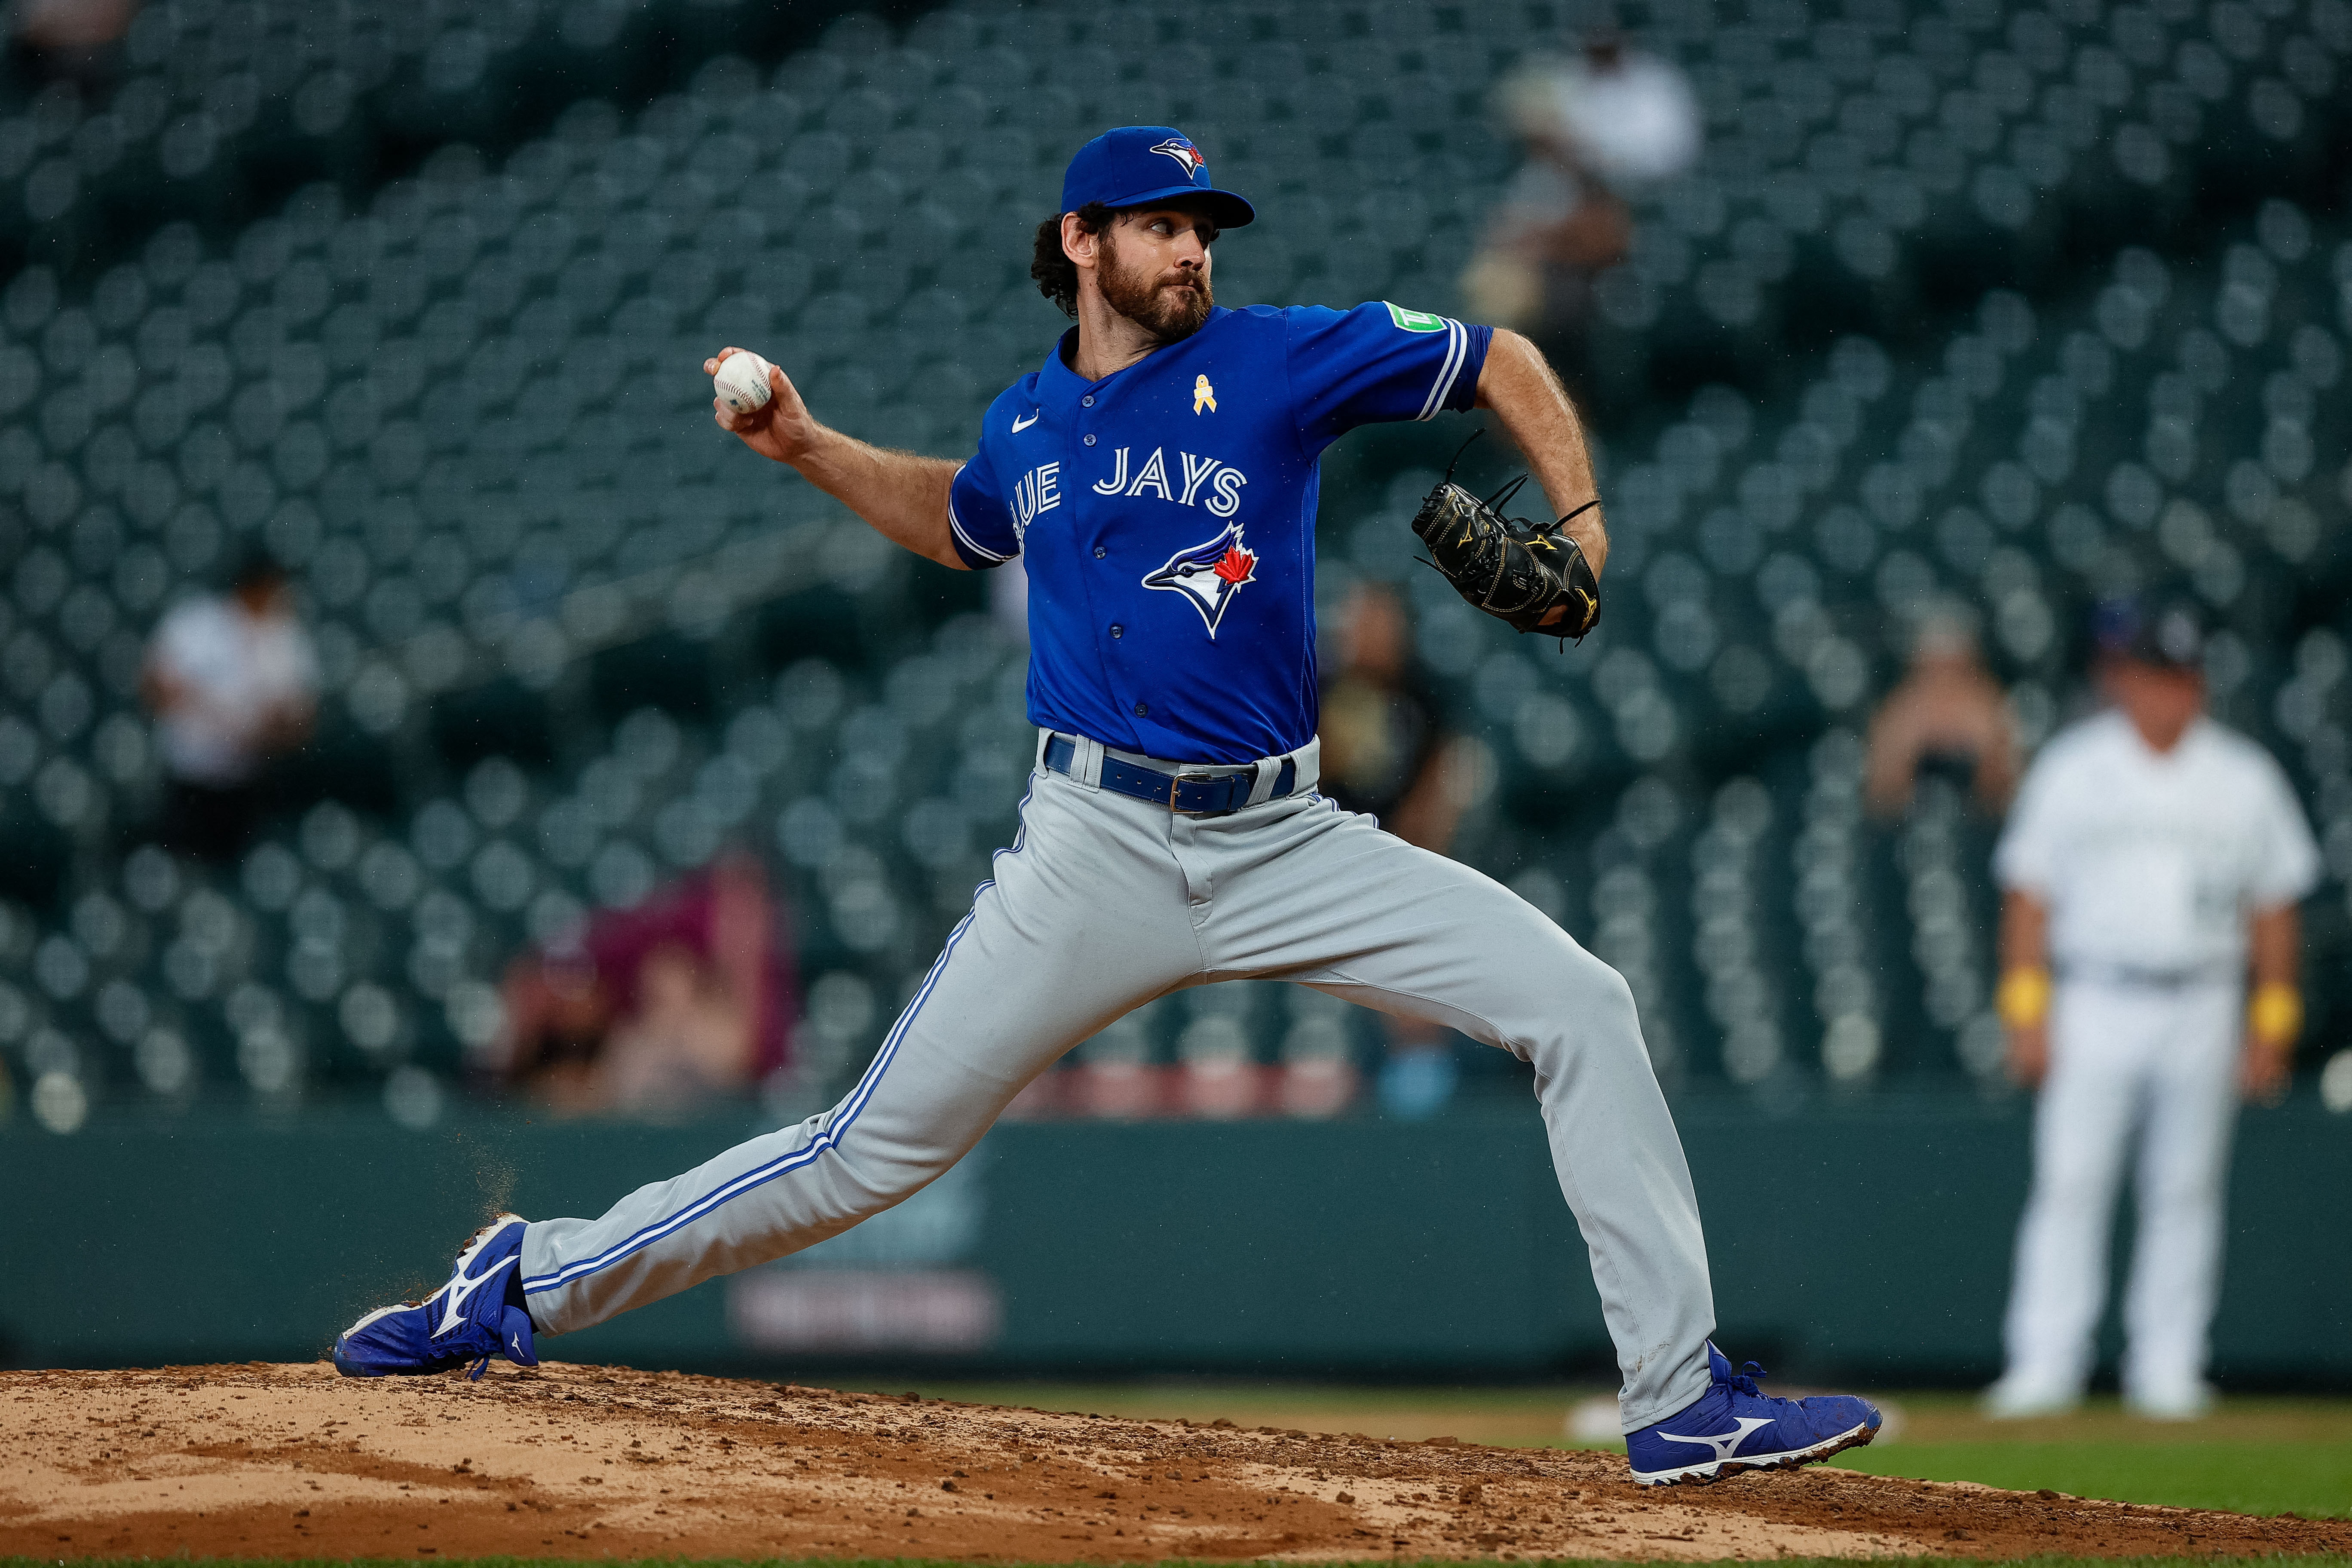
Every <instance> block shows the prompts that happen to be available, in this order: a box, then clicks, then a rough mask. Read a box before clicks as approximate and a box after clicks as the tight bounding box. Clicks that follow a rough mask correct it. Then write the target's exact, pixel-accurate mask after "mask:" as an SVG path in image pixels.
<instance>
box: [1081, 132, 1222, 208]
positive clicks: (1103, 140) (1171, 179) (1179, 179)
mask: <svg viewBox="0 0 2352 1568" xmlns="http://www.w3.org/2000/svg"><path fill="white" fill-rule="evenodd" d="M1179 196H1181V197H1189V198H1191V199H1192V202H1193V203H1194V204H1197V205H1199V206H1200V207H1201V209H1202V211H1203V212H1205V213H1207V214H1208V216H1209V221H1210V222H1212V223H1213V224H1215V225H1216V226H1218V227H1219V228H1239V227H1241V226H1242V225H1244V224H1245V223H1248V222H1249V221H1250V220H1251V219H1253V218H1255V217H1256V216H1257V213H1256V211H1255V209H1254V208H1252V207H1251V205H1249V203H1247V202H1246V201H1244V200H1243V199H1242V198H1241V197H1240V196H1237V195H1234V193H1233V192H1231V191H1221V190H1219V189H1217V188H1216V186H1214V185H1213V184H1210V183H1209V162H1208V160H1207V159H1205V158H1203V157H1202V155H1201V150H1200V149H1199V148H1197V147H1195V146H1193V145H1192V139H1191V138H1190V137H1188V136H1186V135H1185V134H1184V133H1183V132H1181V131H1179V130H1177V129H1176V128H1175V127H1174V126H1171V125H1122V126H1120V127H1119V128H1118V130H1116V131H1106V132H1103V133H1102V134H1101V135H1099V136H1097V137H1096V138H1095V139H1094V140H1093V141H1091V142H1087V144H1086V145H1085V146H1083V147H1081V148H1079V149H1078V152H1077V156H1076V157H1074V158H1072V159H1071V160H1070V166H1069V169H1068V170H1067V171H1066V173H1065V174H1063V175H1062V210H1063V211H1064V212H1066V213H1074V212H1076V211H1078V210H1079V209H1081V208H1083V207H1084V206H1086V205H1087V203H1089V202H1100V203H1102V205H1105V206H1107V207H1109V208H1112V209H1113V210H1114V211H1115V210H1117V209H1118V208H1121V207H1139V206H1149V205H1154V204H1157V203H1161V202H1166V201H1168V200H1170V199H1171V198H1173V197H1179Z"/></svg>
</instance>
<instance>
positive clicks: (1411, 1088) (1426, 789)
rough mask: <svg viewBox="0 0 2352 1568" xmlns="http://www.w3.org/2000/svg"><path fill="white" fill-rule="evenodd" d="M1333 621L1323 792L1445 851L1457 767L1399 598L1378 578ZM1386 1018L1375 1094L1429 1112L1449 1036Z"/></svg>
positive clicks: (1443, 1089)
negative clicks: (1334, 658) (1335, 654)
mask: <svg viewBox="0 0 2352 1568" xmlns="http://www.w3.org/2000/svg"><path fill="white" fill-rule="evenodd" d="M1337 631H1338V642H1339V660H1338V663H1337V665H1336V667H1335V668H1331V669H1329V670H1328V671H1327V672H1326V673H1325V675H1324V678H1323V729H1322V739H1323V753H1322V767H1323V782H1322V784H1321V785H1320V786H1319V787H1320V789H1321V792H1322V793H1323V794H1324V795H1328V796H1329V797H1330V798H1331V799H1332V800H1335V801H1337V802H1338V803H1339V805H1340V806H1342V807H1343V808H1344V809H1346V810H1349V811H1360V812H1364V813H1366V814H1368V815H1370V816H1376V817H1379V818H1380V820H1381V826H1383V827H1385V828H1387V829H1388V830H1389V831H1390V832H1391V833H1393V834H1395V835H1396V836H1397V837H1400V838H1402V839H1403V840H1404V841H1405V842H1406V843H1408V844H1412V845H1417V846H1418V847H1421V848H1423V849H1427V850H1429V851H1431V852H1432V853H1434V854H1439V855H1443V854H1444V853H1445V851H1446V848H1447V847H1448V846H1450V845H1451V844H1452V843H1453V842H1454V827H1455V826H1456V825H1457V824H1458V823H1459V822H1460V821H1461V817H1462V808H1463V805H1464V792H1463V789H1462V787H1461V778H1460V775H1461V771H1462V770H1461V767H1460V764H1459V762H1458V759H1457V756H1456V753H1455V752H1454V746H1453V743H1452V741H1451V738H1450V737H1449V736H1448V735H1447V734H1446V733H1445V731H1444V726H1443V724H1442V723H1441V721H1440V720H1439V717H1438V706H1437V701H1436V698H1435V695H1434V693H1433V692H1432V691H1431V690H1430V689H1429V687H1428V685H1427V683H1426V682H1424V681H1423V679H1422V678H1421V676H1420V674H1419V673H1418V671H1417V669H1416V668H1415V665H1414V660H1413V652H1412V621H1411V620H1410V618H1409V617H1408V616H1407V615H1406V611H1405V606H1404V601H1403V600H1402V598H1400V597H1399V596H1398V595H1397V593H1396V590H1394V589H1393V588H1390V587H1388V586H1386V585H1384V584H1367V585H1365V586H1362V587H1360V588H1357V589H1356V590H1355V591H1354V592H1352V593H1351V594H1349V596H1348V599H1347V602H1346V604H1345V605H1344V606H1343V607H1342V608H1341V610H1340V613H1339V626H1338V628H1337ZM1382 1023H1383V1025H1384V1026H1385V1027H1386V1030H1387V1036H1388V1042H1389V1056H1388V1060H1387V1061H1386V1062H1385V1063H1384V1064H1382V1067H1381V1080H1380V1092H1381V1103H1382V1104H1383V1105H1384V1106H1386V1107H1387V1108H1388V1110H1391V1112H1393V1113H1395V1114H1397V1115H1401V1116H1409V1117H1412V1116H1427V1115H1430V1114H1432V1113H1433V1112H1434V1111H1436V1110H1438V1109H1440V1108H1441V1107H1443V1106H1444V1104H1445V1102H1446V1101H1447V1100H1450V1099H1452V1098H1453V1095H1454V1079H1455V1068H1454V1051H1453V1036H1452V1035H1451V1034H1449V1033H1448V1032H1447V1031H1445V1030H1444V1029H1441V1028H1438V1027H1437V1026H1433V1025H1420V1024H1410V1023H1406V1022H1404V1021H1402V1020H1401V1019H1396V1018H1389V1017H1386V1016H1383V1018H1382Z"/></svg>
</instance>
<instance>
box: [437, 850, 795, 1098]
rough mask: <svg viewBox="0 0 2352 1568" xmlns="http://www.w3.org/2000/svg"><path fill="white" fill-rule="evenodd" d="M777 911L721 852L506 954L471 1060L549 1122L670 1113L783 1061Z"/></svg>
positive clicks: (786, 963) (746, 869)
mask: <svg viewBox="0 0 2352 1568" xmlns="http://www.w3.org/2000/svg"><path fill="white" fill-rule="evenodd" d="M784 925H785V921H784V915H783V911H782V909H781V908H780V907H779V906H778V904H777V903H776V901H775V900H773V899H772V897H771V896H770V895H769V891H768V886H767V879H766V876H765V875H764V873H763V872H762V871H761V868H760V864H759V862H758V861H756V860H754V859H752V858H751V857H749V856H744V855H735V854H729V855H724V856H721V857H720V858H719V859H718V860H716V861H714V862H713V863H712V864H711V865H709V866H708V867H706V868H703V869H702V870H700V871H698V872H695V873H694V874H692V875H691V876H688V877H687V878H685V879H683V880H681V881H678V882H677V883H675V884H673V885H671V886H669V887H667V888H665V889H660V890H657V891H656V893H655V894H654V895H653V896H652V897H651V898H649V899H647V900H646V901H645V902H644V903H642V904H640V905H638V906H637V907H636V908H635V909H630V910H604V911H602V912H600V913H598V914H596V915H595V916H593V917H592V918H591V920H590V921H589V922H588V924H587V926H586V928H585V929H584V930H583V931H581V932H580V933H579V934H578V936H577V937H576V938H575V939H573V940H572V941H568V942H558V943H555V944H552V945H551V947H550V948H549V949H547V950H546V951H543V952H529V953H526V954H524V955H523V956H521V957H520V958H518V959H516V960H515V961H514V963H512V964H511V965H509V968H508V970H507V975H506V980H505V983H504V985H503V987H502V1000H503V1002H504V1004H505V1016H506V1023H505V1027H504V1028H503V1029H502V1030H501V1032H500V1033H499V1036H498V1037H496V1038H495V1039H494V1040H493V1041H492V1043H491V1045H490V1046H489V1047H488V1051H487V1052H486V1053H485V1057H484V1059H483V1061H482V1063H481V1066H482V1067H483V1068H486V1069H487V1070H488V1071H489V1072H490V1073H491V1074H492V1075H494V1076H495V1077H497V1078H498V1079H501V1080H503V1081H505V1082H508V1083H511V1084H515V1085H518V1086H520V1087H521V1088H522V1089H524V1090H525V1091H526V1092H528V1093H530V1095H532V1096H534V1097H535V1098H537V1099H539V1100H543V1101H544V1102H546V1103H547V1104H548V1105H549V1106H550V1107H551V1108H552V1109H553V1110H556V1111H557V1112H558V1113H559V1114H562V1115H567V1116H587V1115H596V1114H600V1113H618V1114H622V1115H633V1116H651V1117H667V1116H677V1115H682V1114H686V1113H688V1112H690V1111H692V1110H696V1109H697V1108H698V1107H699V1106H701V1105H703V1104H705V1103H707V1102H708V1101H709V1100H715V1099H719V1098H722V1097H726V1096H730V1095H738V1094H741V1093H743V1092H745V1091H746V1090H748V1089H751V1088H752V1087H754V1086H755V1085H757V1084H759V1083H760V1082H761V1081H762V1080H763V1079H766V1078H767V1077H768V1076H769V1075H770V1074H772V1073H773V1072H775V1071H776V1070H777V1069H778V1068H782V1066H783V1065H784V1064H785V1060H786V1055H787V1051H786V1039H787V1036H788V1031H789V1029H790V1026H791V1023H792V1020H793V1016H795V1015H796V1014H797V1012H798V1010H799V1006H798V997H797V994H796V991H797V987H796V986H795V984H794V980H793V966H792V963H791V960H790V958H789V956H788V953H789V946H788V944H787V942H786V941H785V931H784Z"/></svg>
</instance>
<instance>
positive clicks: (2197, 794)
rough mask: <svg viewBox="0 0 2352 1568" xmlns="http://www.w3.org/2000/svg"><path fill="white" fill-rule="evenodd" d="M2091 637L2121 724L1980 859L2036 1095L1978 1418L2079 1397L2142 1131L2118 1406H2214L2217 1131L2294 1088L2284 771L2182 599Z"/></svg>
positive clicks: (2016, 1052) (2096, 734)
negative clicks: (2248, 720)
mask: <svg viewBox="0 0 2352 1568" xmlns="http://www.w3.org/2000/svg"><path fill="white" fill-rule="evenodd" d="M2101 621H2102V624H2101V627H2100V643H2101V666H2100V672H2099V673H2100V684H2101V687H2102V688H2103V689H2104V691H2105V696H2106V698H2107V700H2108V702H2109V703H2110V706H2109V707H2108V708H2107V709H2106V710H2104V711H2102V712H2100V713H2097V714H2095V715H2094V716H2092V717H2091V718H2088V719H2085V720H2084V721H2081V722H2079V723H2076V724H2074V725H2072V726H2070V727H2069V728H2067V729H2066V730H2064V731H2062V732H2061V733H2060V734H2059V735H2058V736H2057V737H2056V738H2054V739H2053V740H2052V741H2051V742H2050V743H2049V744H2048V745H2047V746H2046V747H2044V748H2043V749H2042V754H2041V755H2040V756H2039V757H2037V758H2036V759H2035V760H2034V762H2033V764H2032V767H2031V768H2030V769H2028V770H2027V773H2026V775H2025V781H2024V784H2022V786H2021V789H2020V791H2019V795H2018V801H2017V807H2016V810H2015V812H2014V813H2013V814H2012V816H2011V819H2010V822H2009V826H2008V828H2007V830H2006V832H2005V833H2004V834H2003V836H2002V837H2001V841H2000V847H1999V849H1998V850H1997V851H1996V853H1995V856H1994V871H1995V874H1996V876H1997V877H1998V879H2000V884H2001V888H2002V889H2003V901H2002V918H2001V963H2002V969H2003V973H2002V977H2001V982H2000V994H1999V1004H2000V1015H2001V1019H2002V1022H2003V1023H2004V1024H2005V1025H2006V1026H2008V1029H2009V1054H2010V1066H2011V1072H2012V1073H2013V1075H2014V1076H2015V1077H2016V1078H2017V1079H2018V1080H2019V1081H2020V1082H2021V1083H2024V1084H2027V1085H2030V1086H2032V1087H2035V1088H2037V1089H2039V1090H2040V1100H2039V1103H2038V1105H2037V1107H2036V1112H2035V1121H2034V1136H2033V1185H2032V1195H2031V1196H2030V1197H2029V1199H2028V1200H2027V1204H2026V1209H2025V1215H2024V1218H2023V1221H2022V1222H2021V1225H2020V1226H2019V1230H2018V1238H2017V1258H2016V1271H2015V1274H2014V1276H2013V1278H2012V1279H2011V1287H2010V1304H2009V1314H2008V1322H2007V1326H2006V1338H2007V1342H2008V1365H2007V1369H2006V1371H2005V1372H2004V1373H2003V1374H2002V1376H2001V1379H2000V1382H1999V1383H1997V1384H1994V1385H1993V1386H1992V1388H1991V1389H1990V1390H1989V1391H1988V1392H1987V1395H1986V1405H1987V1409H1988V1411H1989V1412H1990V1414H1992V1415H1996V1416H2003V1417H2021V1416H2032V1415H2050V1414H2054V1413H2058V1412H2061V1411H2064V1410H2067V1409H2070V1408H2072V1407H2073V1406H2074V1405H2075V1404H2076V1403H2077V1402H2078V1401H2079V1400H2080V1399H2081V1397H2082V1393H2083V1385H2084V1381H2085V1379H2086V1378H2087V1376H2088V1374H2089V1373H2090V1370H2091V1361H2092V1354H2093V1333H2094V1331H2095V1329H2096V1327H2097V1324H2098V1320H2099V1316H2100V1312H2101V1310H2102V1308H2103V1306H2104V1304H2105V1293H2106V1278H2105V1271H2106V1258H2107V1237H2108V1227H2109V1226H2110V1224H2111V1223H2112V1219H2113V1215H2114V1210H2115V1203H2116V1188H2117V1187H2118V1185H2119V1184H2120V1183H2121V1178H2122V1174H2123V1169H2124V1163H2125V1159H2126V1153H2127V1152H2129V1147H2130V1145H2131V1143H2132V1142H2133V1140H2134V1138H2135V1136H2137V1142H2138V1170H2137V1209H2138V1214H2139V1234H2138V1236H2137V1239H2136V1242H2135V1245H2134V1247H2133V1249H2132V1268H2131V1279H2130V1283H2129V1285H2128V1286H2127V1288H2126V1297H2125V1302H2124V1324H2125V1331H2126V1341H2127V1344H2126V1354H2125V1362H2124V1374H2123V1375H2124V1396H2125V1400H2126V1404H2127V1405H2128V1406H2129V1407H2130V1408H2131V1409H2132V1410H2133V1411H2135V1412H2136V1413H2137V1414H2139V1415H2146V1416H2150V1417H2154V1418H2157V1419H2171V1420H2182V1419H2189V1418H2191V1417H2194V1416H2197V1415H2202V1414H2203V1413H2204V1412H2205V1411H2206V1410H2207V1409H2208V1408H2209V1407H2210V1404H2211V1400H2212V1392H2211V1390H2210V1387H2209V1386H2208V1385H2207V1384H2206V1382H2205V1368H2206V1360H2207V1353H2208V1347H2207V1331H2208V1329H2209V1328H2210V1324H2211V1321H2212V1317H2213V1308H2214V1302H2215V1300H2216V1298H2217V1295H2218V1293H2219V1289H2220V1283H2221V1242H2222V1234H2221V1227H2222V1214H2223V1203H2224V1197H2225V1190H2224V1189H2225V1183H2226V1179H2227V1175H2228V1170H2229V1157H2230V1141H2231V1132H2232V1131H2233V1129H2234V1126H2235V1122H2236V1120H2237V1105H2238V1100H2239V1098H2240V1097H2241V1096H2244V1097H2246V1098H2249V1099H2254V1100H2268V1099H2271V1098H2273V1097H2275V1096H2276V1095H2277V1094H2278V1093H2280V1092H2281V1091H2282V1089H2284V1085H2285V1082H2286V1078H2287V1074H2288V1069H2289V1066H2290V1062H2291V1059H2292V1056H2293V1052H2294V1041H2295V1037H2296V1035H2297V1034H2298V1033H2299V1031H2300V1029H2301V1026H2302V1016H2303V1004H2302V1000H2301V994H2300V993H2299V991H2298V990H2297V972H2298V969H2299V967H2300V948H2301V932H2300V926H2299V921H2298V915H2297V909H2296V906H2297V904H2298V903H2299V902H2300V900H2302V899H2303V898H2304V896H2305V894H2307V893H2308V892H2310V890H2311V889H2312V888H2313V886H2314V885H2315V883H2316V881H2317V879H2318V874H2319V855H2318V850H2317V847H2316V846H2315V845H2314V843H2313V842H2312V836H2311V830H2310V827H2309V826H2308V825H2307V824H2306V823H2305V819H2304V814H2303V809H2302V807H2301V806H2300V805H2298V804H2297V803H2296V801H2295V798H2294V792H2293V790H2292V789H2291V787H2290V786H2289V784H2288V782H2287V779H2286V775H2285V773H2284V772H2283V771H2281V769H2280V767H2279V765H2278V763H2276V762H2275V761H2273V759H2272V757H2271V756H2270V754H2269V753H2268V752H2264V751H2263V749H2262V748H2261V747H2260V746H2258V745H2256V744H2255V743H2254V742H2252V741H2250V740H2248V739H2247V738H2246V737H2244V736H2242V735H2240V734H2238V733H2237V732H2235V731H2231V730H2228V729H2225V728H2223V727H2222V726H2221V725H2220V724H2218V723H2216V722H2214V721H2212V720H2210V719H2209V718H2207V717H2205V715H2204V703H2205V682H2204V677H2203V675H2202V673H2201V668H2202V659H2203V652H2204V633H2203V628H2202V626H2201V625H2200V619H2199V616H2198V613H2197V611H2196V609H2195V607H2194V605H2191V604H2190V603H2189V602H2188V601H2186V600H2181V601H2178V602H2173V603H2168V604H2159V605H2155V606H2153V607H2148V606H2144V605H2110V606H2107V607H2106V608H2105V609H2104V610H2103V611H2102V616H2101ZM2053 975H2054V979H2053ZM2250 985H2251V995H2250V994H2249V987H2250Z"/></svg>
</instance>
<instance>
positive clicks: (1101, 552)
mask: <svg viewBox="0 0 2352 1568" xmlns="http://www.w3.org/2000/svg"><path fill="white" fill-rule="evenodd" d="M1109 553H1110V552H1109V551H1108V550H1105V549H1104V548H1103V547H1102V546H1101V545H1099V544H1097V545H1096V546H1095V559H1096V560H1097V561H1099V560H1101V559H1102V558H1103V557H1104V556H1106V555H1108V554H1109Z"/></svg>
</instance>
